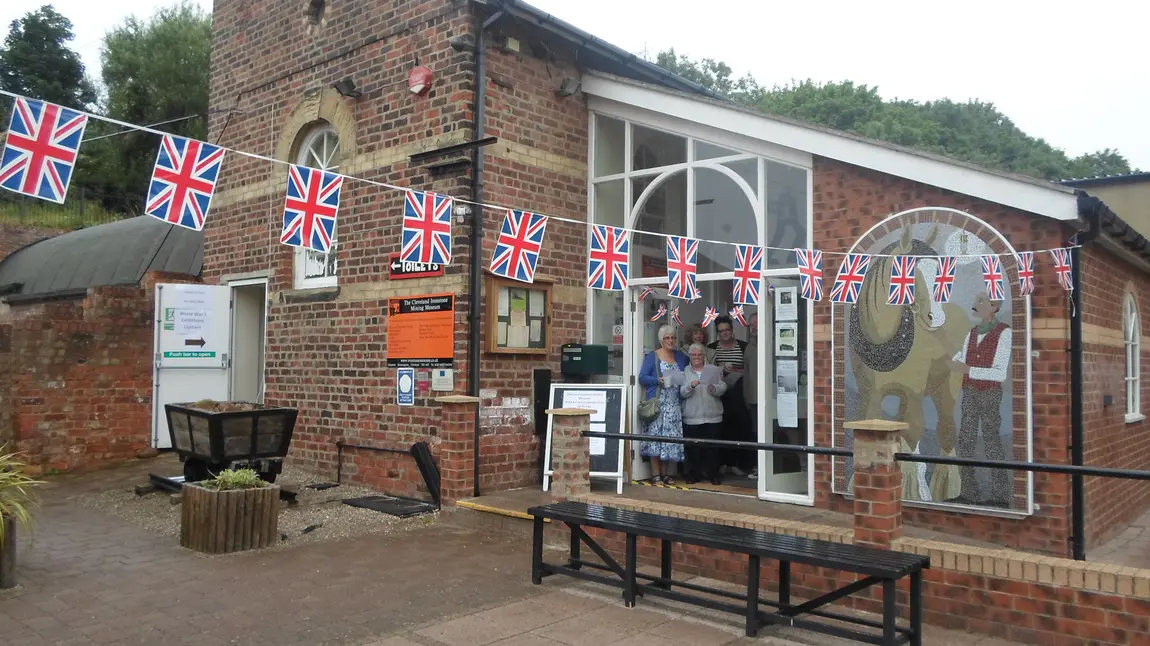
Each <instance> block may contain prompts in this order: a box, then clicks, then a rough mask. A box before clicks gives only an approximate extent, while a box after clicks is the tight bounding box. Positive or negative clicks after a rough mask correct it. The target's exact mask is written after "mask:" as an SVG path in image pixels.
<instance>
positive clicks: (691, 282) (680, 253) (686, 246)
mask: <svg viewBox="0 0 1150 646" xmlns="http://www.w3.org/2000/svg"><path fill="white" fill-rule="evenodd" d="M698 256H699V241H698V240H693V239H691V238H683V237H680V236H667V295H668V296H672V297H674V298H681V299H683V300H687V299H689V298H691V297H693V296H695V291H696V290H695V265H696V262H697V260H698Z"/></svg>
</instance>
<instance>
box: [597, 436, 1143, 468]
mask: <svg viewBox="0 0 1150 646" xmlns="http://www.w3.org/2000/svg"><path fill="white" fill-rule="evenodd" d="M582 435H583V437H601V438H604V439H608V440H644V441H649V442H661V443H664V444H689V445H692V446H713V447H716V448H733V449H745V450H748V451H782V452H789V453H805V454H808V455H830V456H833V457H842V458H849V457H854V451H852V450H851V449H843V448H837V447H827V446H806V445H802V444H771V443H768V442H743V441H738V440H708V439H703V438H695V437H663V436H662V435H643V434H639V433H603V432H598V431H583V433H582ZM894 459H895V460H898V461H900V462H922V463H925V464H946V465H954V466H963V467H967V466H968V467H982V468H987V469H1010V470H1013V471H1032V472H1036V473H1057V474H1063V475H1083V476H1097V477H1100V478H1122V479H1126V480H1150V471H1138V470H1135V469H1113V468H1110V467H1088V466H1075V465H1070V464H1046V463H1043V462H1021V461H1018V460H978V459H975V458H957V457H955V458H951V457H943V456H933V455H916V454H912V453H895V454H894Z"/></svg>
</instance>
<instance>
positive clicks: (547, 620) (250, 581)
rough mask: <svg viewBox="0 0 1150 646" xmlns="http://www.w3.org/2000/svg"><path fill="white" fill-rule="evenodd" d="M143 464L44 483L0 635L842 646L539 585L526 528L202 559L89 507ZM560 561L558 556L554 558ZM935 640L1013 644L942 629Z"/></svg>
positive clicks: (414, 533)
mask: <svg viewBox="0 0 1150 646" xmlns="http://www.w3.org/2000/svg"><path fill="white" fill-rule="evenodd" d="M147 466H148V465H147V464H140V463H137V464H134V465H131V466H129V467H126V468H122V469H117V470H111V471H106V472H101V473H99V474H97V475H94V476H88V477H84V478H76V477H66V478H60V479H54V481H53V482H52V484H51V486H49V487H47V488H45V491H44V494H43V498H44V501H43V506H42V508H41V509H40V511H39V514H38V522H37V529H36V534H35V537H34V539H35V540H34V542H33V543H32V544H31V545H30V546H27V547H26V548H25V549H23V550H22V552H21V554H20V561H19V562H20V565H19V568H18V572H17V575H18V581H19V583H20V587H19V588H17V589H16V590H12V591H0V643H3V644H5V646H21V645H35V646H45V645H48V644H61V645H63V644H165V645H166V644H199V645H213V644H251V645H263V644H268V645H271V644H276V645H290V644H372V645H376V646H411V645H418V646H454V645H463V644H468V645H477V646H482V645H486V644H502V645H505V646H508V645H509V646H527V645H531V644H549V645H554V644H568V645H571V646H576V645H579V644H592V643H594V644H618V645H631V646H642V645H645V644H657V645H661V646H679V645H684V644H692V645H700V646H705V645H709V644H715V645H719V644H811V645H820V646H822V645H826V646H831V645H838V644H844V643H846V642H842V641H839V640H834V639H820V638H818V637H817V636H816V637H810V636H806V635H803V634H801V633H799V632H794V631H790V630H788V631H783V632H778V631H776V629H766V630H764V631H763V633H764V636H763V637H761V638H759V639H757V640H749V639H747V638H745V637H743V636H742V632H741V621H740V619H739V618H738V617H734V616H732V615H718V614H709V613H705V612H700V611H698V610H697V609H694V608H688V607H686V606H682V605H680V604H675V603H673V602H665V601H662V600H654V599H652V600H643V601H641V603H640V607H638V608H634V609H626V608H624V607H623V605H622V601H621V599H620V598H619V593H618V591H616V590H614V589H607V588H604V587H601V586H596V585H593V584H582V583H579V582H574V581H570V580H562V579H556V578H554V577H552V578H549V579H547V580H546V581H545V583H544V585H543V586H538V587H537V586H532V585H531V584H530V581H529V576H528V569H529V562H530V553H529V544H528V543H527V542H526V541H524V540H523V538H521V537H515V536H511V535H505V534H502V533H497V532H484V531H477V530H474V529H468V528H464V527H457V526H454V525H452V524H451V523H448V522H442V521H441V522H439V523H437V524H434V525H431V526H428V527H422V528H417V529H412V530H410V531H406V532H401V533H398V534H394V535H383V536H376V535H369V536H361V537H358V538H347V539H337V540H332V541H329V542H320V543H313V544H304V545H299V546H295V547H287V548H283V549H274V550H265V551H260V552H246V553H240V554H232V555H222V556H205V555H201V554H197V553H194V552H191V551H189V550H185V549H183V548H181V547H179V546H178V544H177V542H176V541H175V540H173V539H171V538H166V537H160V536H157V535H154V534H151V533H149V532H148V531H146V530H144V529H142V528H140V527H139V526H137V525H133V524H130V523H127V522H125V521H124V520H122V519H120V518H118V517H113V516H110V515H106V514H101V513H99V512H96V511H93V510H92V509H90V508H87V507H84V506H82V505H79V504H77V503H76V502H75V500H74V499H73V498H74V496H75V495H77V494H78V493H81V492H85V491H94V490H101V489H102V488H107V487H125V486H129V487H130V486H131V485H134V484H138V483H140V482H141V474H143V473H146V471H147ZM558 556H559V555H558V554H555V555H551V556H549V557H548V559H549V560H558ZM925 643H928V644H934V645H939V646H971V645H975V644H977V645H978V646H990V645H991V644H1006V642H1000V641H995V640H990V639H986V638H981V637H977V636H973V635H965V634H958V633H952V632H948V631H930V632H929V633H928V635H927V636H926V641H925Z"/></svg>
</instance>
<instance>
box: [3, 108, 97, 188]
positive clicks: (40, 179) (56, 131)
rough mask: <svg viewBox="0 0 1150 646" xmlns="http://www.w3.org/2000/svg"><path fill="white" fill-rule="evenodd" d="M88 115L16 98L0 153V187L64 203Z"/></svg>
mask: <svg viewBox="0 0 1150 646" xmlns="http://www.w3.org/2000/svg"><path fill="white" fill-rule="evenodd" d="M87 125H88V115H86V114H83V113H81V112H76V111H75V110H69V109H68V108H62V107H60V106H58V105H55V104H53V103H45V102H43V101H35V100H32V99H22V98H18V99H16V106H15V109H13V110H12V120H11V122H10V123H9V125H8V140H7V141H6V142H5V144H4V154H3V155H2V156H0V186H3V187H4V188H6V189H8V190H9V191H12V192H15V193H20V194H22V195H27V196H29V197H38V198H40V199H42V200H48V201H49V202H55V203H57V204H63V203H64V197H65V196H67V194H68V184H69V182H70V181H71V179H72V169H73V167H74V166H75V165H76V157H77V156H78V155H79V151H80V141H82V140H83V139H84V128H85V127H87Z"/></svg>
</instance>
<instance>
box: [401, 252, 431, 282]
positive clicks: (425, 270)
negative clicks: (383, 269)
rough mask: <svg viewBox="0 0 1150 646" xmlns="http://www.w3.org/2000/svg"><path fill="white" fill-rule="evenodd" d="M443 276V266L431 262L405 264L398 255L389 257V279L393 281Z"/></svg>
mask: <svg viewBox="0 0 1150 646" xmlns="http://www.w3.org/2000/svg"><path fill="white" fill-rule="evenodd" d="M442 275H443V265H437V264H434V263H430V262H404V261H402V260H400V259H399V254H398V253H393V254H391V256H390V257H389V262H388V264H387V277H388V278H389V279H391V280H397V279H404V278H428V277H433V276H442Z"/></svg>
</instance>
